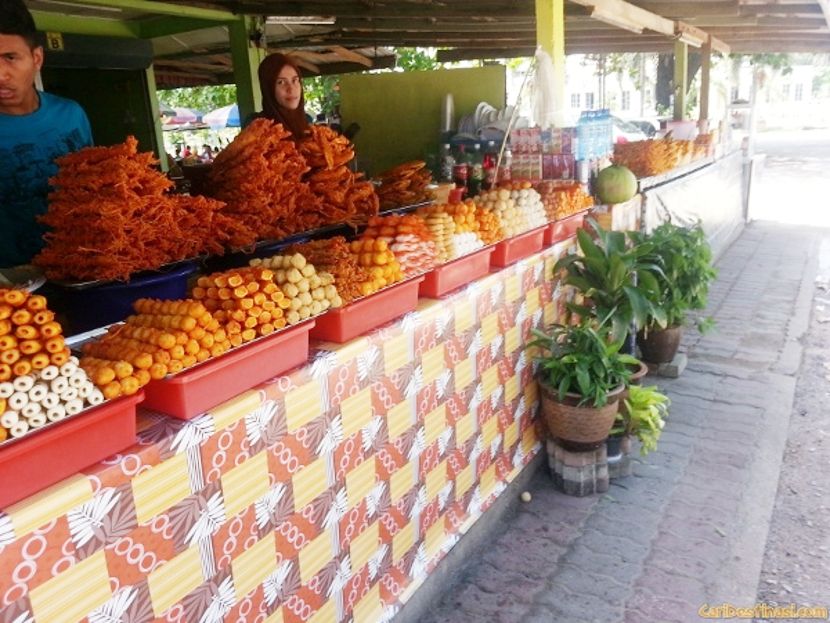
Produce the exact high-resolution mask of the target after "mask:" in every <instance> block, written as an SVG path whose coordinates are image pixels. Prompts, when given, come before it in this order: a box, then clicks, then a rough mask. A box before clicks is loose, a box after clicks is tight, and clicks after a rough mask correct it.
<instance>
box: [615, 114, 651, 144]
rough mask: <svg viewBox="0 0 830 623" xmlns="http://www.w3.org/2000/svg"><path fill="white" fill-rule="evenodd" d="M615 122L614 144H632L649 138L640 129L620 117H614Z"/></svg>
mask: <svg viewBox="0 0 830 623" xmlns="http://www.w3.org/2000/svg"><path fill="white" fill-rule="evenodd" d="M613 120H614V128H613V132H614V144H616V143H630V142H633V141H644V140H646V139H647V138H648V136H646V133H645V132H643V131H642V130H641V129H640V128H639V127H637V126H636V125H634V124H633V123H629V122H628V121H624V120H622V119H620V118H619V117H613Z"/></svg>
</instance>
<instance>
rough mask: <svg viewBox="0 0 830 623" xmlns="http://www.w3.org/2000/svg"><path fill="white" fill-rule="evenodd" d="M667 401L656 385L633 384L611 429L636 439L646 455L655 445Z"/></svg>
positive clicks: (666, 411)
mask: <svg viewBox="0 0 830 623" xmlns="http://www.w3.org/2000/svg"><path fill="white" fill-rule="evenodd" d="M670 404H671V401H670V400H669V397H668V396H666V395H665V394H663V393H661V392H660V391H659V390H658V389H657V387H656V386H653V385H651V386H643V385H632V386H631V387H629V388H628V396H627V397H626V398H624V399H623V401H622V403H621V405H620V409H619V415H618V416H617V422H616V423H615V426H614V431H618V432H619V433H621V435H622V436H623V437H624V438H625V437H629V438H630V437H636V438H637V439H639V440H640V454H641V455H642V456H646V455H647V454H648V453H649V452H651V451H652V450H654V449H655V448H656V447H657V440H658V439H660V435H661V433H662V432H663V426H664V425H665V420H666V417H667V416H668V413H669V405H670Z"/></svg>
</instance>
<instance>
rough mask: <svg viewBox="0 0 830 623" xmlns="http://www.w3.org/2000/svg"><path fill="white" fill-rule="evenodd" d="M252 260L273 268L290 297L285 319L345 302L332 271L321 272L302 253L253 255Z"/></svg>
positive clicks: (290, 320)
mask: <svg viewBox="0 0 830 623" xmlns="http://www.w3.org/2000/svg"><path fill="white" fill-rule="evenodd" d="M250 264H251V266H254V267H261V268H268V269H270V270H273V271H274V281H275V282H276V283H277V285H278V286H279V288H280V290H282V293H283V294H284V295H285V300H287V301H288V306H287V307H286V308H285V309H286V310H287V311H286V312H285V321H286V323H288V324H289V325H293V324H297V323H298V322H301V321H303V320H305V319H306V318H309V317H310V316H316V315H317V314H320V313H322V312H324V311H326V310H327V309H329V308H330V307H340V306H341V305H343V301H342V300H341V299H340V295H339V294H337V288H336V287H335V286H334V277H333V276H332V274H331V273H326V272H320V273H318V272H317V269H316V268H315V267H314V264H310V263H309V262H308V261H307V260H306V258H305V257H304V256H303V255H302V254H300V253H295V254H294V255H275V256H273V257H269V258H265V259H254V260H251V262H250Z"/></svg>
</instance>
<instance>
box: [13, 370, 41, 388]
mask: <svg viewBox="0 0 830 623" xmlns="http://www.w3.org/2000/svg"><path fill="white" fill-rule="evenodd" d="M34 384H35V379H34V377H33V376H30V375H28V374H24V375H23V376H18V377H17V378H16V379H15V380H14V381H12V385H14V391H16V392H27V391H29V390H30V389H32V386H33V385H34Z"/></svg>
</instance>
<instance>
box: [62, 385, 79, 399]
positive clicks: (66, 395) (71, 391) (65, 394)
mask: <svg viewBox="0 0 830 623" xmlns="http://www.w3.org/2000/svg"><path fill="white" fill-rule="evenodd" d="M77 397H78V390H77V389H75V388H74V387H67V388H66V389H65V390H63V391H62V392H61V401H63V402H69V401H70V400H75V399H76V398H77Z"/></svg>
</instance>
